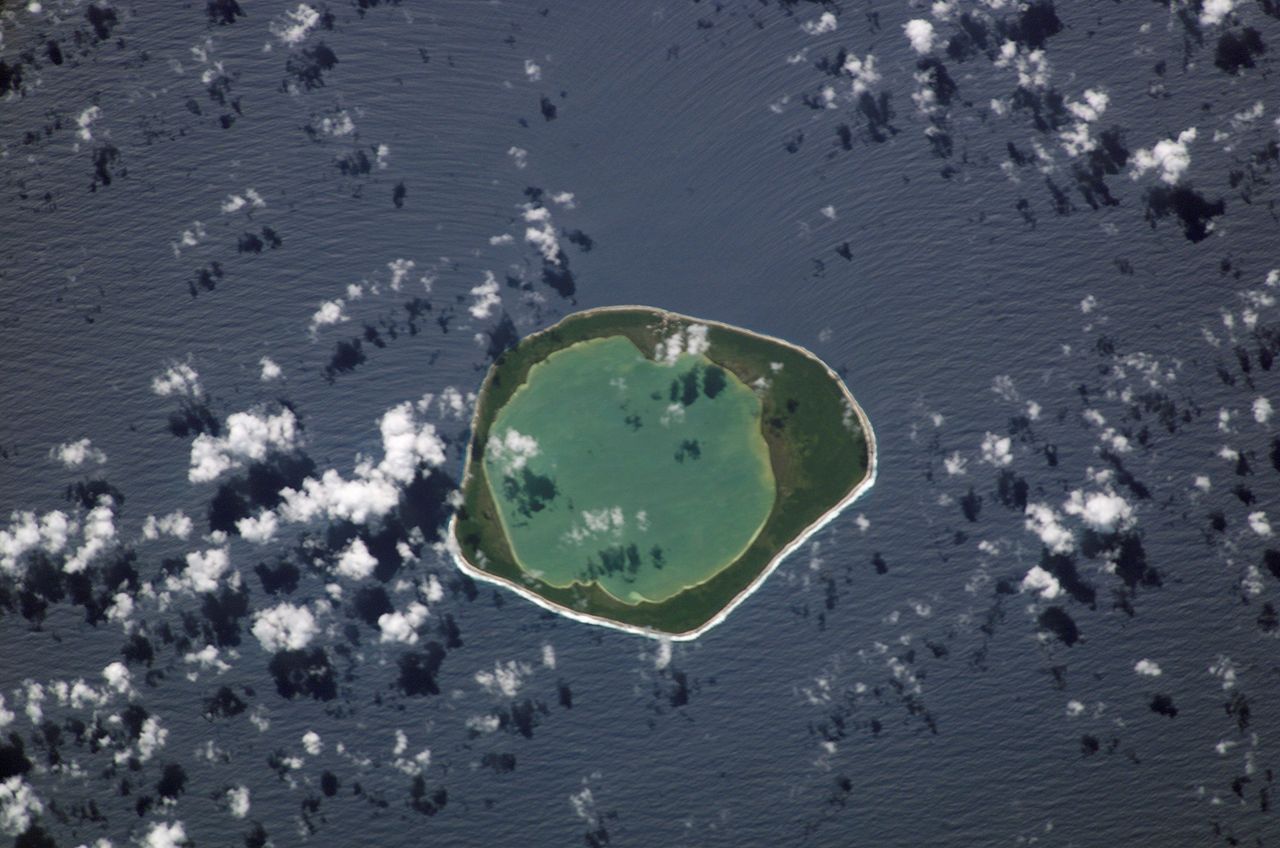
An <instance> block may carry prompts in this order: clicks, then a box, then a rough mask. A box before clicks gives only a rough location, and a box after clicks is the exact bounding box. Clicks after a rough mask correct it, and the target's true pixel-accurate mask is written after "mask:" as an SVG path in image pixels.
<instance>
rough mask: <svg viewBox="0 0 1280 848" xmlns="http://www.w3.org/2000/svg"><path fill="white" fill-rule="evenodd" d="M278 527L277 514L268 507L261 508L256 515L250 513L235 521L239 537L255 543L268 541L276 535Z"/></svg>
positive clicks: (262, 543)
mask: <svg viewBox="0 0 1280 848" xmlns="http://www.w3.org/2000/svg"><path fill="white" fill-rule="evenodd" d="M279 528H280V518H279V516H277V515H276V514H275V513H274V512H272V511H271V510H269V509H264V510H261V511H259V512H258V514H257V515H256V516H254V515H250V516H248V517H247V518H241V519H240V520H239V521H237V522H236V531H237V532H239V533H240V538H242V539H244V540H245V541H246V542H252V543H253V544H255V545H265V544H266V543H267V542H270V541H271V540H272V539H274V538H275V537H276V530H278V529H279Z"/></svg>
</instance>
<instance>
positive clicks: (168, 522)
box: [142, 510, 193, 541]
mask: <svg viewBox="0 0 1280 848" xmlns="http://www.w3.org/2000/svg"><path fill="white" fill-rule="evenodd" d="M192 526H193V524H192V521H191V519H190V518H188V517H187V515H186V513H184V512H182V511H181V510H177V511H175V512H171V513H169V514H168V515H166V516H163V517H161V518H156V517H155V516H154V515H148V516H147V520H146V521H144V522H142V537H143V538H144V539H147V540H148V541H155V540H156V539H159V538H160V537H161V536H173V537H174V538H176V539H185V538H187V537H188V536H190V535H191V528H192Z"/></svg>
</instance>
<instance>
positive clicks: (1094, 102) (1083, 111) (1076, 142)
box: [1058, 88, 1111, 157]
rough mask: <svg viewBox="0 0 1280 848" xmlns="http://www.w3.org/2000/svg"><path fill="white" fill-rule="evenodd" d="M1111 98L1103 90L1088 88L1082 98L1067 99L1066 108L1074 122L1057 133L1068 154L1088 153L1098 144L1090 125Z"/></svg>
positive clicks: (1105, 108) (1104, 110) (1102, 111)
mask: <svg viewBox="0 0 1280 848" xmlns="http://www.w3.org/2000/svg"><path fill="white" fill-rule="evenodd" d="M1110 103H1111V98H1110V97H1108V96H1107V93H1106V92H1105V91H1099V90H1097V89H1092V88H1091V89H1088V90H1086V91H1085V93H1084V99H1083V100H1069V101H1067V110H1068V111H1069V112H1071V114H1072V116H1074V117H1075V119H1076V122H1075V123H1074V124H1072V125H1071V126H1069V127H1067V128H1066V129H1065V130H1062V131H1061V132H1060V133H1058V138H1059V139H1060V140H1061V142H1062V148H1063V149H1064V150H1066V151H1067V155H1069V156H1073V157H1074V156H1080V155H1082V154H1085V153H1089V152H1091V151H1092V150H1094V149H1095V148H1097V146H1098V142H1097V140H1096V139H1094V137H1093V134H1092V133H1091V131H1090V126H1091V125H1092V124H1093V123H1095V122H1096V121H1097V120H1098V119H1099V118H1101V117H1102V114H1103V113H1104V112H1106V111H1107V106H1108V105H1110Z"/></svg>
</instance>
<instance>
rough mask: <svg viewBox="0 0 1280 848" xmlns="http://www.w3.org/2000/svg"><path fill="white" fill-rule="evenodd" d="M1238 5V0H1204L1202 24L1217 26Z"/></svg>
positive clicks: (1201, 15)
mask: <svg viewBox="0 0 1280 848" xmlns="http://www.w3.org/2000/svg"><path fill="white" fill-rule="evenodd" d="M1235 7H1236V0H1204V5H1203V6H1201V7H1200V26H1217V25H1218V24H1220V23H1222V22H1223V21H1225V20H1226V19H1227V16H1228V15H1230V14H1231V12H1232V10H1234V9H1235Z"/></svg>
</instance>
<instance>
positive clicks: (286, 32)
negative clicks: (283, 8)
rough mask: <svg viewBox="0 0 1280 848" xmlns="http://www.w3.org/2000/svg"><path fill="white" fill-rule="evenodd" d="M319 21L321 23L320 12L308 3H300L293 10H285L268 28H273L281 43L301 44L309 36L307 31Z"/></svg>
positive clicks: (272, 30) (289, 44)
mask: <svg viewBox="0 0 1280 848" xmlns="http://www.w3.org/2000/svg"><path fill="white" fill-rule="evenodd" d="M318 23H320V13H319V12H317V11H316V10H315V9H313V8H311V7H310V6H308V5H307V4H306V3H299V4H298V6H297V8H296V9H294V10H293V11H291V12H285V13H284V16H283V17H280V18H276V19H275V20H274V21H272V22H271V23H270V24H269V25H268V29H270V30H271V34H272V35H274V36H275V37H276V38H278V39H280V43H281V44H285V45H288V46H290V47H292V46H294V45H296V44H301V43H302V41H303V39H305V38H306V37H307V33H309V32H311V30H313V29H314V28H315V27H316V25H317V24H318Z"/></svg>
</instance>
